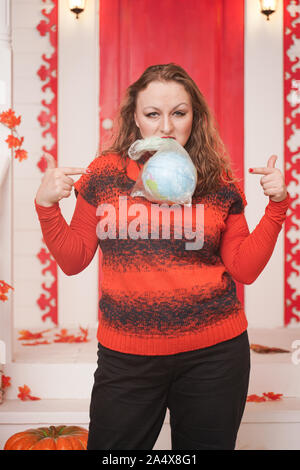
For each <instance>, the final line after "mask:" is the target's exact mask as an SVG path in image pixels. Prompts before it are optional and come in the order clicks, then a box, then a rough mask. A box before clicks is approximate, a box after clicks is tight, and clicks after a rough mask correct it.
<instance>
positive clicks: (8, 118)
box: [0, 109, 21, 129]
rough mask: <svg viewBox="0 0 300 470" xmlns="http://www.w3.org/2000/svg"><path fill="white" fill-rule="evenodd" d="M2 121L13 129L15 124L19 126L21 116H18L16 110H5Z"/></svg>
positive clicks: (0, 119) (1, 116) (0, 115)
mask: <svg viewBox="0 0 300 470" xmlns="http://www.w3.org/2000/svg"><path fill="white" fill-rule="evenodd" d="M0 122H1V124H4V125H5V126H7V127H9V129H13V128H14V127H15V126H18V125H19V124H20V122H21V116H19V117H16V115H15V112H14V111H13V110H12V109H9V110H8V111H4V112H3V113H1V114H0Z"/></svg>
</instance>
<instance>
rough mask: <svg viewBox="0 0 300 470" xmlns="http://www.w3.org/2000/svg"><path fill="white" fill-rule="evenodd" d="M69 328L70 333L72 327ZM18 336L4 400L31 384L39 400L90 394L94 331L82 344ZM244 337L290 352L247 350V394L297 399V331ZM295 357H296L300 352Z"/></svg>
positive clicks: (94, 357)
mask: <svg viewBox="0 0 300 470" xmlns="http://www.w3.org/2000/svg"><path fill="white" fill-rule="evenodd" d="M68 332H70V334H71V333H72V331H71V330H70V331H69V330H68ZM50 335H51V337H52V338H53V335H54V333H53V332H52V333H49V335H48V337H50ZM17 337H18V336H17V334H16V335H15V342H14V344H15V353H14V362H12V363H9V364H6V365H5V366H4V374H5V375H9V376H10V377H11V379H12V380H11V384H12V386H11V387H10V388H9V389H8V390H7V394H6V398H7V399H16V398H17V394H18V387H19V386H23V385H24V384H26V385H28V386H29V387H30V389H31V392H32V394H33V395H36V396H38V397H40V398H43V399H57V398H58V399H68V398H69V399H89V398H90V393H91V389H92V386H93V374H94V371H95V369H96V366H97V339H96V331H94V330H93V331H90V332H89V338H90V341H89V342H87V343H70V344H65V343H53V342H52V343H51V344H49V345H41V346H22V345H21V343H20V341H18V340H17ZM45 337H47V335H45ZM249 340H250V343H256V344H261V345H264V346H269V347H279V348H284V349H288V350H289V351H290V353H281V354H258V353H255V352H253V351H251V364H252V366H251V376H250V384H249V394H252V393H256V394H262V393H263V392H274V393H282V394H283V395H284V396H286V397H300V363H299V364H297V363H294V362H293V354H294V355H295V351H296V349H293V348H292V345H293V343H294V342H295V341H297V340H298V341H299V340H300V329H299V328H276V329H260V330H258V329H249ZM298 347H299V348H300V344H299V346H298ZM298 357H299V359H300V354H299V356H298ZM299 362H300V360H299Z"/></svg>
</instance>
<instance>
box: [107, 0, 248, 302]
mask: <svg viewBox="0 0 300 470" xmlns="http://www.w3.org/2000/svg"><path fill="white" fill-rule="evenodd" d="M99 20H100V29H99V41H100V95H99V100H100V103H99V104H100V143H101V145H102V146H103V143H104V142H105V140H106V138H107V136H108V133H109V131H108V130H105V129H104V127H103V125H102V124H103V121H104V120H105V119H113V118H114V116H115V113H116V111H117V109H118V106H119V104H120V100H121V99H122V96H123V93H124V91H125V90H126V88H127V87H128V85H129V84H131V83H132V82H134V81H135V80H136V79H137V78H138V77H139V76H140V75H141V73H142V72H143V71H144V69H145V68H146V67H148V66H149V65H154V64H160V63H169V62H175V63H177V64H178V65H180V66H182V67H183V68H184V69H185V70H186V71H187V72H188V73H189V74H190V76H191V77H192V78H193V80H194V81H195V82H196V83H197V85H198V87H199V88H200V90H201V92H202V93H203V94H204V96H205V98H206V100H207V102H208V104H209V106H210V108H211V110H212V112H213V114H214V116H215V118H216V120H217V123H218V126H219V130H220V134H221V137H222V139H223V141H224V143H225V145H226V147H227V149H228V151H229V153H230V156H231V160H232V163H233V167H234V169H235V171H236V173H237V175H238V176H239V177H240V178H242V177H243V173H244V165H243V162H244V0H201V1H200V0H100V18H99ZM100 275H101V273H100ZM237 287H238V294H239V298H240V299H241V301H243V288H242V286H241V285H237Z"/></svg>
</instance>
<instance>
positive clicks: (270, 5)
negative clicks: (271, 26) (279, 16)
mask: <svg viewBox="0 0 300 470" xmlns="http://www.w3.org/2000/svg"><path fill="white" fill-rule="evenodd" d="M259 1H260V11H261V13H262V14H263V15H266V17H267V20H268V21H269V20H270V18H269V16H270V15H272V13H274V11H276V7H277V0H259Z"/></svg>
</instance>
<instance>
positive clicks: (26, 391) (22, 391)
mask: <svg viewBox="0 0 300 470" xmlns="http://www.w3.org/2000/svg"><path fill="white" fill-rule="evenodd" d="M30 392H31V390H30V388H29V387H28V385H23V387H19V393H18V398H20V400H22V401H26V400H40V398H38V397H33V396H32V395H30Z"/></svg>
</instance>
